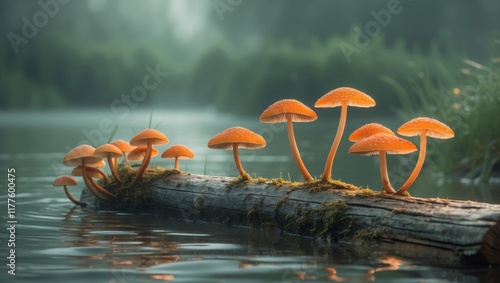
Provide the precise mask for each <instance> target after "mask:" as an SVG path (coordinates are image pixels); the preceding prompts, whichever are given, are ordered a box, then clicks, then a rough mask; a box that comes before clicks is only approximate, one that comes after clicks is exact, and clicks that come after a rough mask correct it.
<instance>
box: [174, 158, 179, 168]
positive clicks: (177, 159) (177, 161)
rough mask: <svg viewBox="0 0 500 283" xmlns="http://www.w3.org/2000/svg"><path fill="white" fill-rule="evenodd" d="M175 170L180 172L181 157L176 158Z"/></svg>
mask: <svg viewBox="0 0 500 283" xmlns="http://www.w3.org/2000/svg"><path fill="white" fill-rule="evenodd" d="M174 170H177V171H179V157H177V156H176V157H175V162H174Z"/></svg>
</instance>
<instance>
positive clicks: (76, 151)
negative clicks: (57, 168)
mask: <svg viewBox="0 0 500 283" xmlns="http://www.w3.org/2000/svg"><path fill="white" fill-rule="evenodd" d="M94 151H95V148H94V147H93V146H90V145H88V144H82V145H79V146H77V147H75V148H73V149H72V150H70V151H69V152H68V153H67V154H66V155H65V156H64V159H63V163H64V165H66V166H79V165H82V164H83V163H82V161H83V160H85V163H86V164H93V163H97V162H99V161H101V160H102V158H99V157H97V156H94Z"/></svg>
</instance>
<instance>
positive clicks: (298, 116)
mask: <svg viewBox="0 0 500 283" xmlns="http://www.w3.org/2000/svg"><path fill="white" fill-rule="evenodd" d="M317 118H318V115H316V113H315V112H314V110H312V109H311V108H309V107H307V106H306V105H304V104H303V103H302V102H300V101H297V100H295V99H282V100H279V101H277V102H275V103H273V104H271V106H269V107H268V108H267V109H266V110H264V112H263V113H262V115H260V118H259V121H260V122H262V123H282V122H286V123H287V129H288V141H289V143H290V148H291V149H292V154H293V158H294V159H295V162H296V163H297V166H298V167H299V170H300V173H301V174H302V176H304V179H305V180H306V181H311V180H313V177H312V176H311V174H309V171H307V168H306V166H305V165H304V162H302V158H301V157H300V153H299V149H298V148H297V143H296V142H295V135H294V133H293V122H312V121H314V120H316V119H317Z"/></svg>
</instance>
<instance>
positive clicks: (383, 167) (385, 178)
mask: <svg viewBox="0 0 500 283" xmlns="http://www.w3.org/2000/svg"><path fill="white" fill-rule="evenodd" d="M379 157H380V178H381V179H382V188H383V189H384V191H385V192H386V193H389V194H394V193H395V192H396V191H395V190H394V189H393V188H392V185H391V182H390V181H389V174H388V172H387V158H386V153H385V150H381V151H380V153H379Z"/></svg>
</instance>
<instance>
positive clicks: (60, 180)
mask: <svg viewBox="0 0 500 283" xmlns="http://www.w3.org/2000/svg"><path fill="white" fill-rule="evenodd" d="M52 185H53V186H56V187H58V186H63V187H64V192H65V193H66V196H67V197H68V198H69V200H70V201H72V202H73V203H74V204H76V205H79V206H81V207H85V206H86V205H87V204H86V203H84V202H81V201H79V200H77V199H75V197H73V195H71V194H70V192H69V190H68V187H67V186H76V185H77V183H76V180H75V179H74V178H73V177H71V176H68V175H63V176H59V177H57V178H56V179H55V180H54V182H53V183H52Z"/></svg>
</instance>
